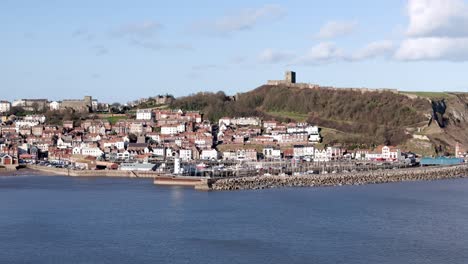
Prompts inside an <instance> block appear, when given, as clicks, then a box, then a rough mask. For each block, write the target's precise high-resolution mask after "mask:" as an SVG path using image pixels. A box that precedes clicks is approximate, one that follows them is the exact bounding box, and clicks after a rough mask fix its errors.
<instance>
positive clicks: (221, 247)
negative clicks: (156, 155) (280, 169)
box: [0, 176, 468, 264]
mask: <svg viewBox="0 0 468 264" xmlns="http://www.w3.org/2000/svg"><path fill="white" fill-rule="evenodd" d="M0 263H47V264H50V263H60V264H62V263H288V264H291V263H347V264H348V263H412V264H417V263H424V264H428V263H429V264H432V263H452V264H453V263H460V264H461V263H463V264H466V263H468V180H451V181H438V182H413V183H399V184H387V185H369V186H356V187H337V188H316V189H309V188H304V189H276V190H263V191H242V192H210V193H207V192H196V191H194V190H192V189H191V188H176V187H157V186H154V185H152V184H151V182H150V181H147V180H132V179H111V178H71V177H43V176H18V177H0Z"/></svg>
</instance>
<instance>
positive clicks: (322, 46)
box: [295, 42, 346, 65]
mask: <svg viewBox="0 0 468 264" xmlns="http://www.w3.org/2000/svg"><path fill="white" fill-rule="evenodd" d="M345 57H346V56H345V53H344V51H343V50H342V49H340V48H338V47H336V45H335V44H334V43H332V42H322V43H319V44H317V45H315V46H313V47H312V48H310V49H309V50H308V51H307V52H306V53H305V54H304V55H303V56H301V57H299V58H298V59H297V60H296V63H295V64H312V65H314V64H322V63H329V62H332V61H336V60H341V59H343V58H345Z"/></svg>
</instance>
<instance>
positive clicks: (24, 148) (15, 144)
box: [0, 109, 403, 169]
mask: <svg viewBox="0 0 468 264" xmlns="http://www.w3.org/2000/svg"><path fill="white" fill-rule="evenodd" d="M321 140H322V138H321V135H320V129H319V128H318V127H317V126H314V125H311V124H308V123H280V122H277V121H274V120H271V121H263V120H261V119H260V118H258V117H241V118H230V117H224V118H221V119H220V120H219V122H218V124H212V123H211V122H210V121H209V120H205V119H203V116H202V114H201V113H200V112H198V111H182V110H163V109H139V110H137V111H136V114H135V115H134V116H133V118H128V119H120V120H118V121H117V122H115V123H111V122H110V121H109V120H108V119H88V120H82V121H81V122H80V123H79V124H77V123H76V122H73V121H68V120H64V121H63V123H62V125H61V126H56V125H50V124H48V123H47V120H46V118H45V116H44V115H27V116H24V117H22V118H3V119H2V125H1V126H0V154H1V155H3V156H2V158H1V159H0V162H2V163H14V162H18V161H20V162H38V161H41V160H47V161H49V162H55V163H59V164H72V165H73V166H74V167H75V168H81V169H97V168H106V169H117V168H119V167H121V168H122V169H124V167H125V168H127V169H128V168H133V167H135V166H137V167H138V165H135V164H151V163H157V161H162V160H167V159H174V158H179V159H180V160H182V161H185V162H189V161H198V160H229V161H257V160H259V159H266V160H279V159H304V160H314V161H330V160H334V159H343V158H355V159H364V160H399V159H402V157H403V156H402V153H401V152H400V150H399V149H397V148H394V147H389V146H382V147H379V148H377V149H375V150H373V151H368V150H360V151H357V152H353V153H349V152H348V151H346V149H343V148H341V147H326V148H319V147H317V143H319V142H320V141H321ZM122 164H125V166H123V165H122ZM132 164H133V165H132ZM119 165H120V166H119ZM141 166H143V167H145V168H146V167H147V168H149V167H151V166H146V165H141ZM137 169H138V168H137Z"/></svg>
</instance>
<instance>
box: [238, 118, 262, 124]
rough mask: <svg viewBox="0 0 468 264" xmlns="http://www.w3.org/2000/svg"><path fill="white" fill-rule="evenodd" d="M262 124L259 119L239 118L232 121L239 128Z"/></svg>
mask: <svg viewBox="0 0 468 264" xmlns="http://www.w3.org/2000/svg"><path fill="white" fill-rule="evenodd" d="M261 123H262V122H261V120H260V118H258V117H239V118H233V119H231V124H233V125H238V126H260V125H261Z"/></svg>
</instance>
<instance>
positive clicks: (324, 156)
mask: <svg viewBox="0 0 468 264" xmlns="http://www.w3.org/2000/svg"><path fill="white" fill-rule="evenodd" d="M314 161H330V158H329V157H328V153H327V150H326V149H315V152H314Z"/></svg>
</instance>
